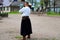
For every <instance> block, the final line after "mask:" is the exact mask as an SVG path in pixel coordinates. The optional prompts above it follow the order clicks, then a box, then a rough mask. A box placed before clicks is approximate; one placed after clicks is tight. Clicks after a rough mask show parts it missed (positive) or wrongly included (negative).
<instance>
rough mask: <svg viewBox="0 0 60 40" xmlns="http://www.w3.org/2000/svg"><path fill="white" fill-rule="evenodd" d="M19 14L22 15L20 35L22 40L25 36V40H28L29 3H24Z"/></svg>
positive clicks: (29, 30)
mask: <svg viewBox="0 0 60 40" xmlns="http://www.w3.org/2000/svg"><path fill="white" fill-rule="evenodd" d="M19 12H20V13H22V21H21V35H22V36H23V40H26V36H27V38H30V35H31V34H32V26H31V21H30V18H29V16H30V13H31V9H30V7H29V3H28V2H24V7H23V8H22V9H20V10H19Z"/></svg>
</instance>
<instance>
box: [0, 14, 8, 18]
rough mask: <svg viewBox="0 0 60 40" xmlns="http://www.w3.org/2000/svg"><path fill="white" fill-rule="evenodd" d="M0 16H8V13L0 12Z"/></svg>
mask: <svg viewBox="0 0 60 40" xmlns="http://www.w3.org/2000/svg"><path fill="white" fill-rule="evenodd" d="M0 16H1V17H8V13H0Z"/></svg>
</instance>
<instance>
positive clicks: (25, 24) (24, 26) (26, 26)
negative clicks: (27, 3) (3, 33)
mask: <svg viewBox="0 0 60 40" xmlns="http://www.w3.org/2000/svg"><path fill="white" fill-rule="evenodd" d="M29 34H32V27H31V21H30V18H29V17H28V16H24V17H22V21H21V35H23V36H26V35H29Z"/></svg>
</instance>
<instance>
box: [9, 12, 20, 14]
mask: <svg viewBox="0 0 60 40" xmlns="http://www.w3.org/2000/svg"><path fill="white" fill-rule="evenodd" d="M9 14H19V12H18V11H16V12H9Z"/></svg>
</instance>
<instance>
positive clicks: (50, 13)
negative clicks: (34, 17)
mask: <svg viewBox="0 0 60 40" xmlns="http://www.w3.org/2000/svg"><path fill="white" fill-rule="evenodd" d="M47 15H48V16H60V13H56V12H52V11H50V12H47Z"/></svg>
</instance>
